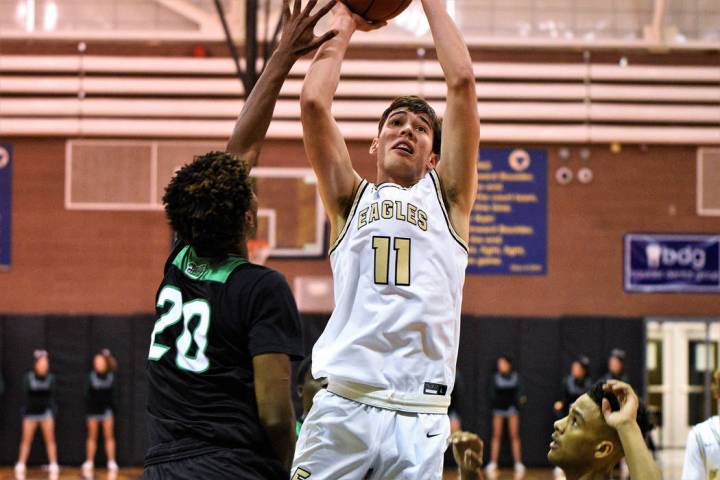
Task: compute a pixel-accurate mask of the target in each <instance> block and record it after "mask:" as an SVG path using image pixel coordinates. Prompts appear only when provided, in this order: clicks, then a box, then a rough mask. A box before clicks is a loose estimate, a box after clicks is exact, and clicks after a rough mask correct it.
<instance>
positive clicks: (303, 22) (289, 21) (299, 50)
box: [278, 0, 338, 59]
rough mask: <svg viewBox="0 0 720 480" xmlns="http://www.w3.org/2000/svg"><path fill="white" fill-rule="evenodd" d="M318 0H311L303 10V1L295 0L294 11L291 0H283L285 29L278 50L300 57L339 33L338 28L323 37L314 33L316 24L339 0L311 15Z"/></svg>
mask: <svg viewBox="0 0 720 480" xmlns="http://www.w3.org/2000/svg"><path fill="white" fill-rule="evenodd" d="M317 2H318V0H310V1H309V2H308V4H307V6H306V7H305V9H304V10H303V8H302V1H301V0H295V6H294V7H293V11H292V12H291V11H290V0H283V10H282V14H283V30H282V37H281V38H280V42H279V43H278V51H279V52H280V51H282V52H286V53H287V54H289V55H290V56H291V57H292V58H294V59H298V58H300V57H302V56H304V55H306V54H308V53H310V52H312V51H313V50H315V49H316V48H318V47H319V46H320V45H322V44H323V43H325V42H327V41H328V40H330V39H331V38H333V37H334V36H335V35H337V34H338V32H337V30H330V31H329V32H327V33H325V34H324V35H323V36H321V37H317V36H316V35H315V33H313V29H314V28H315V25H317V23H318V21H320V19H321V18H322V17H324V16H325V15H327V13H328V12H329V11H330V10H332V8H333V7H334V6H335V3H336V2H337V0H330V2H328V3H327V5H325V6H323V7H322V8H321V9H320V10H318V12H317V13H316V14H315V15H310V12H312V9H313V8H315V5H317Z"/></svg>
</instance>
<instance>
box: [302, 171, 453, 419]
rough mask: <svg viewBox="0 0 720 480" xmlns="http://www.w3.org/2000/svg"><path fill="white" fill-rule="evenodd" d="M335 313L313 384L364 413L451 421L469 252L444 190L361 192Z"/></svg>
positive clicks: (366, 187) (337, 252)
mask: <svg viewBox="0 0 720 480" xmlns="http://www.w3.org/2000/svg"><path fill="white" fill-rule="evenodd" d="M330 261H331V264H332V270H333V277H334V285H335V311H334V312H333V314H332V316H331V317H330V321H329V322H328V325H327V327H326V328H325V331H324V332H323V334H322V336H321V337H320V339H319V340H318V341H317V343H316V344H315V348H314V349H313V376H314V377H315V378H320V377H327V378H328V380H329V387H328V389H329V390H330V391H331V392H334V393H336V394H338V395H341V396H343V397H346V398H349V399H351V400H355V401H358V402H361V403H366V404H369V405H374V406H378V407H382V408H390V409H394V410H401V411H409V412H418V413H445V412H447V407H448V405H449V404H450V393H451V392H452V389H453V385H454V382H455V365H456V361H457V350H458V342H459V337H460V308H461V303H462V291H463V284H464V282H465V269H466V267H467V246H466V244H465V242H464V241H463V240H462V239H461V238H460V237H459V236H458V235H457V234H456V233H455V231H454V230H453V228H452V226H451V224H450V219H449V217H448V214H447V210H446V208H445V205H444V203H443V197H442V193H441V190H440V182H439V179H438V177H437V174H436V173H435V172H434V171H431V172H429V173H428V174H427V175H426V176H425V177H424V178H423V179H422V180H420V181H419V182H418V183H417V184H415V185H414V186H413V187H411V188H403V187H401V186H399V185H396V184H390V183H386V184H382V185H373V184H370V183H368V182H366V181H363V182H362V183H361V184H360V187H359V189H358V192H357V194H356V197H355V201H354V203H353V206H352V209H351V210H350V214H349V216H348V219H347V222H346V224H345V228H344V229H343V231H342V232H341V234H340V235H339V237H338V240H337V242H336V244H335V246H334V247H333V249H332V250H331V254H330Z"/></svg>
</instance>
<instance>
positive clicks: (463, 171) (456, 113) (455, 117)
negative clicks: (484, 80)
mask: <svg viewBox="0 0 720 480" xmlns="http://www.w3.org/2000/svg"><path fill="white" fill-rule="evenodd" d="M422 5H423V9H424V10H425V14H426V15H427V18H428V22H429V23H430V30H431V32H432V36H433V39H434V41H435V48H436V50H437V55H438V60H439V61H440V65H441V66H442V69H443V72H444V73H445V80H446V83H447V89H448V95H447V108H446V110H445V115H444V118H443V130H442V150H441V153H440V163H439V164H438V167H437V172H438V176H439V177H440V180H441V183H442V186H443V190H444V193H445V196H446V199H447V200H448V202H449V203H450V217H451V221H452V223H453V227H454V228H455V230H456V231H457V232H458V234H459V235H460V236H461V237H463V238H464V239H465V240H467V239H468V237H469V225H468V217H469V215H470V212H471V211H472V207H473V203H474V202H475V195H476V191H477V156H478V148H479V146H480V120H479V118H478V108H477V93H476V90H475V73H474V71H473V65H472V59H471V58H470V52H469V51H468V48H467V46H466V45H465V41H464V40H463V38H462V35H461V33H460V30H459V29H458V27H457V25H455V22H453V20H452V18H451V17H450V15H449V14H448V13H447V10H446V9H445V2H443V1H442V0H422Z"/></svg>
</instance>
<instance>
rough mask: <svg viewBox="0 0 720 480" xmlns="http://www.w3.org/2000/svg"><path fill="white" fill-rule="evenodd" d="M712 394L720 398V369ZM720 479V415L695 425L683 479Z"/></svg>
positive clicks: (688, 441) (715, 375)
mask: <svg viewBox="0 0 720 480" xmlns="http://www.w3.org/2000/svg"><path fill="white" fill-rule="evenodd" d="M712 394H713V397H714V398H715V399H716V400H719V399H720V370H715V372H714V373H713V378H712ZM717 479H720V417H718V416H717V415H716V416H714V417H710V418H709V419H708V420H706V421H704V422H703V423H700V424H698V425H695V426H694V427H693V429H692V430H690V434H689V435H688V439H687V444H686V446H685V463H684V464H683V472H682V480H717Z"/></svg>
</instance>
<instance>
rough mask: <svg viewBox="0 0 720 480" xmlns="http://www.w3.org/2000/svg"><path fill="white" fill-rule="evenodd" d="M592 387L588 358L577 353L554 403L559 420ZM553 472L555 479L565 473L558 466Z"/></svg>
mask: <svg viewBox="0 0 720 480" xmlns="http://www.w3.org/2000/svg"><path fill="white" fill-rule="evenodd" d="M590 387H592V379H591V378H590V359H589V358H588V357H586V356H585V355H579V356H578V357H577V358H576V359H575V360H574V361H573V362H572V364H571V365H570V374H569V375H567V376H566V377H565V378H564V379H563V381H562V397H561V399H560V400H557V401H556V402H555V405H554V409H555V417H556V418H557V419H558V420H559V419H561V418H563V417H565V416H566V415H567V414H568V412H569V410H570V405H572V404H573V403H574V402H575V400H577V399H578V398H580V397H581V396H582V395H583V394H585V392H587V391H588V390H590ZM553 474H554V476H555V478H556V479H560V478H563V477H564V476H565V475H564V474H563V471H562V469H561V468H560V467H555V470H554V471H553Z"/></svg>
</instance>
